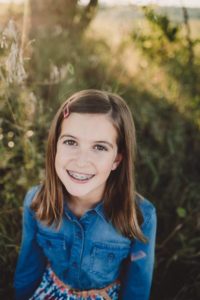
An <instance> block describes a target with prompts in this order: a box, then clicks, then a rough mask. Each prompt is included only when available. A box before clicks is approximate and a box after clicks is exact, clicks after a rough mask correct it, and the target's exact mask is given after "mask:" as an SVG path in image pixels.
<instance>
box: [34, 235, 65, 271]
mask: <svg viewBox="0 0 200 300" xmlns="http://www.w3.org/2000/svg"><path fill="white" fill-rule="evenodd" d="M37 241H38V244H39V246H40V247H41V248H42V249H43V252H44V254H45V256H46V257H47V259H48V261H49V262H50V263H51V264H55V263H56V264H58V263H59V264H61V265H65V266H67V265H68V263H69V256H70V247H69V245H68V244H67V241H66V239H65V237H64V236H53V235H48V234H43V233H37Z"/></svg>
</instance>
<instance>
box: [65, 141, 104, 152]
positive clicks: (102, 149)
mask: <svg viewBox="0 0 200 300" xmlns="http://www.w3.org/2000/svg"><path fill="white" fill-rule="evenodd" d="M74 143H76V141H74V140H65V141H64V142H63V144H65V145H68V146H74ZM95 147H98V149H97V150H99V151H108V149H107V148H106V147H105V146H102V145H98V144H96V145H95Z"/></svg>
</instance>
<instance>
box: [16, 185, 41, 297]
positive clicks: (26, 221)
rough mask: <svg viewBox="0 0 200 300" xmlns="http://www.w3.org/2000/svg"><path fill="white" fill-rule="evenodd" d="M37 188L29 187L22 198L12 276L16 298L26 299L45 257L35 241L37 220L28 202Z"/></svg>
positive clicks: (31, 291) (37, 281)
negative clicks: (20, 219) (21, 223)
mask: <svg viewBox="0 0 200 300" xmlns="http://www.w3.org/2000/svg"><path fill="white" fill-rule="evenodd" d="M37 190H38V188H35V187H34V188H33V189H31V190H30V191H29V192H28V193H27V194H26V197H25V200H24V210H23V231H22V242H21V249H20V255H19V258H18V262H17V267H16V271H15V276H14V288H15V299H16V300H27V299H29V298H30V296H31V295H32V294H33V292H34V291H35V289H36V288H37V286H38V284H39V283H40V281H41V278H42V275H43V272H44V269H45V265H46V259H45V256H44V254H43V252H42V250H41V248H40V247H39V246H38V244H37V241H36V232H37V222H36V220H35V217H34V213H33V211H31V209H30V203H31V201H32V199H33V197H34V195H35V193H36V192H37Z"/></svg>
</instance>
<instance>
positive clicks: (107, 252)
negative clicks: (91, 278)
mask: <svg viewBox="0 0 200 300" xmlns="http://www.w3.org/2000/svg"><path fill="white" fill-rule="evenodd" d="M129 251H130V247H129V246H128V245H126V244H120V243H112V244H110V243H109V244H107V243H106V244H104V243H96V244H95V245H94V246H93V248H92V251H91V272H92V273H93V274H96V275H97V276H99V277H101V278H104V279H108V280H115V279H116V278H117V277H118V275H119V271H120V266H121V263H122V261H123V260H124V259H125V258H126V257H127V256H128V254H129Z"/></svg>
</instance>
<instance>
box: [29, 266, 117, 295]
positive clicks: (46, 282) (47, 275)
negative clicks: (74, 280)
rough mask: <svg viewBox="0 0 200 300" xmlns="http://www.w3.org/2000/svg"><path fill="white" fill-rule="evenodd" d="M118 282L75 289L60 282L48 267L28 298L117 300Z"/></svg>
mask: <svg viewBox="0 0 200 300" xmlns="http://www.w3.org/2000/svg"><path fill="white" fill-rule="evenodd" d="M119 289H120V283H119V282H114V283H113V284H111V285H109V286H107V287H106V288H104V289H95V290H88V291H77V290H75V289H71V288H70V287H69V286H67V285H65V284H64V283H63V282H61V281H60V280H59V279H58V277H57V276H56V275H55V273H54V272H53V271H52V269H51V268H50V267H47V269H46V270H45V272H44V275H43V277H42V281H41V283H40V285H39V286H38V288H37V289H36V291H35V293H34V294H33V296H32V297H31V298H29V300H118V299H119Z"/></svg>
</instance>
